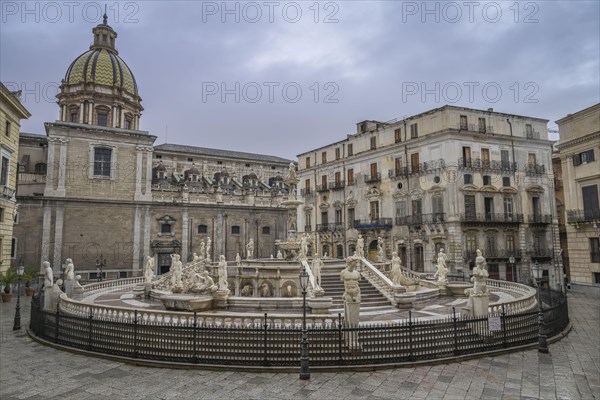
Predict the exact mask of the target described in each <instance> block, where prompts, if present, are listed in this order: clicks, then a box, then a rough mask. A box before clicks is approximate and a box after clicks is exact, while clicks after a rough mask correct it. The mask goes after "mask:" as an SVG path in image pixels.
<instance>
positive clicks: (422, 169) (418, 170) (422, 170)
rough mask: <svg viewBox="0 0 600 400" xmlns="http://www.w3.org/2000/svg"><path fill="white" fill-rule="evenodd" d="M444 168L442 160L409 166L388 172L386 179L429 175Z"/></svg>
mask: <svg viewBox="0 0 600 400" xmlns="http://www.w3.org/2000/svg"><path fill="white" fill-rule="evenodd" d="M445 167H446V161H444V160H443V159H442V158H440V159H437V160H432V161H428V162H422V163H419V164H415V165H409V166H406V167H402V168H395V169H390V170H388V177H389V178H390V179H393V180H397V179H400V178H405V177H408V176H411V175H417V174H429V173H433V172H435V171H439V170H442V169H444V168H445Z"/></svg>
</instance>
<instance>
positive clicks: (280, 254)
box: [277, 250, 283, 260]
mask: <svg viewBox="0 0 600 400" xmlns="http://www.w3.org/2000/svg"><path fill="white" fill-rule="evenodd" d="M277 259H278V260H283V254H282V253H281V250H277Z"/></svg>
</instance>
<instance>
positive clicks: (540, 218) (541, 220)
mask: <svg viewBox="0 0 600 400" xmlns="http://www.w3.org/2000/svg"><path fill="white" fill-rule="evenodd" d="M527 221H528V222H529V223H530V224H551V223H552V215H549V214H544V215H542V214H532V215H529V217H528V218H527Z"/></svg>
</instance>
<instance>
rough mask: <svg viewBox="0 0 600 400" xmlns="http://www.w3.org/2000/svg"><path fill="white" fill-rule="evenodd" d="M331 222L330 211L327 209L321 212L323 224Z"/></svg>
mask: <svg viewBox="0 0 600 400" xmlns="http://www.w3.org/2000/svg"><path fill="white" fill-rule="evenodd" d="M328 223H329V213H328V212H327V211H323V212H322V213H321V224H323V225H327V224H328Z"/></svg>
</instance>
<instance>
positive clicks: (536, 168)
mask: <svg viewBox="0 0 600 400" xmlns="http://www.w3.org/2000/svg"><path fill="white" fill-rule="evenodd" d="M545 173H546V167H545V166H544V165H539V164H527V165H525V174H527V175H544V174H545Z"/></svg>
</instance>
